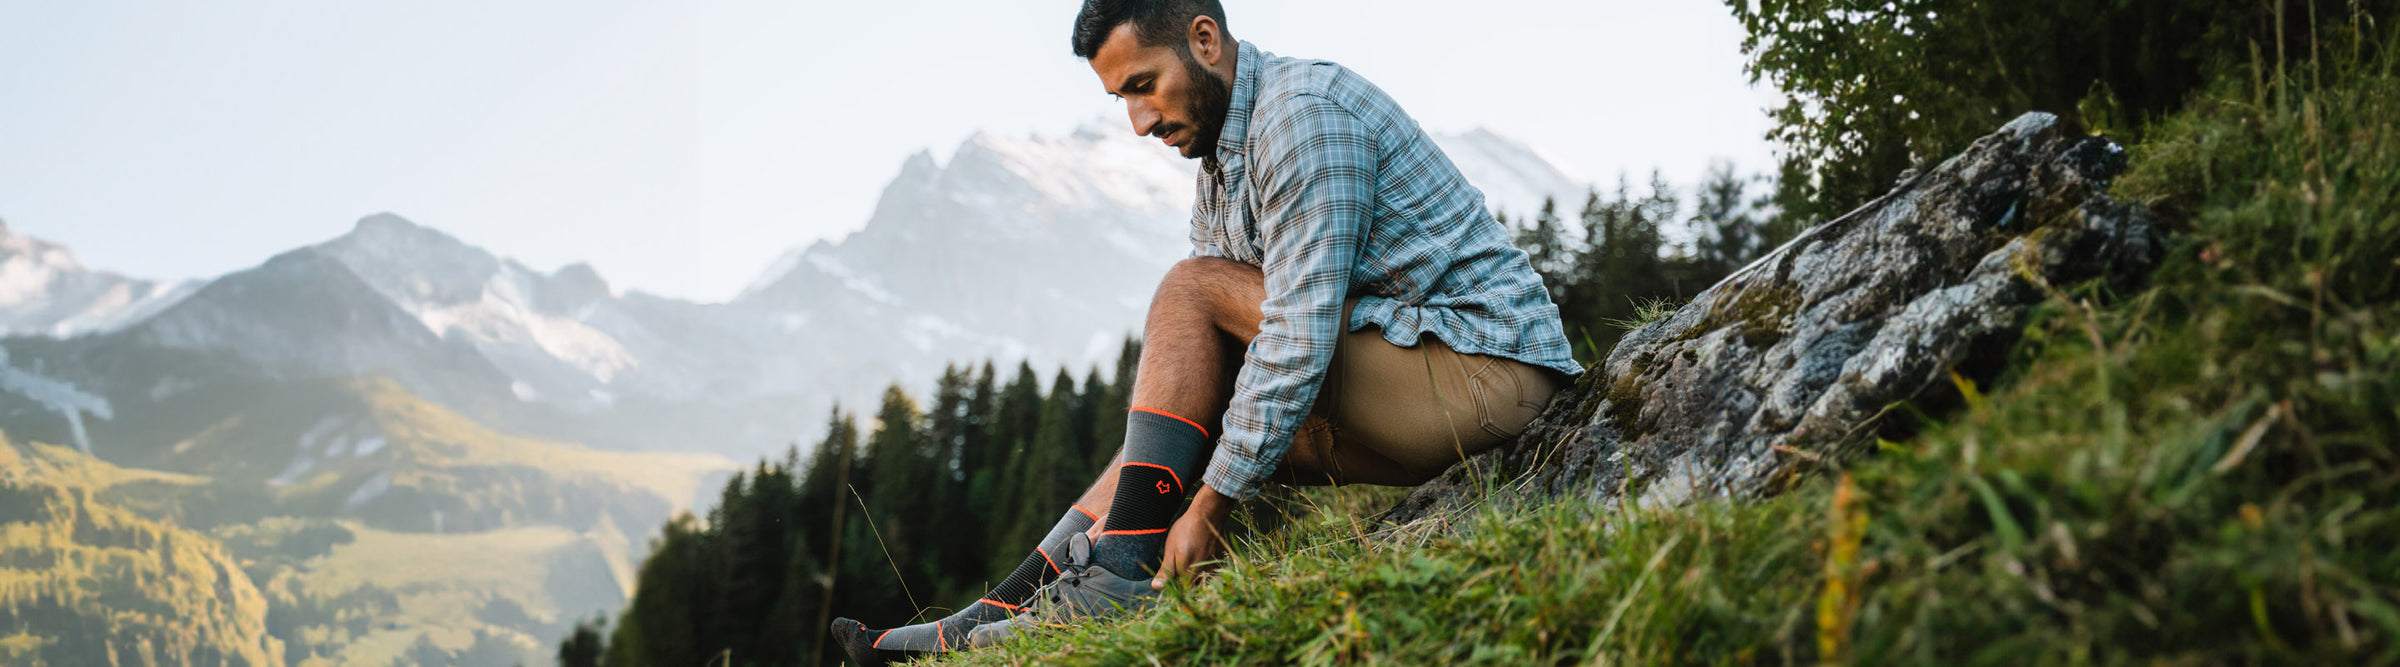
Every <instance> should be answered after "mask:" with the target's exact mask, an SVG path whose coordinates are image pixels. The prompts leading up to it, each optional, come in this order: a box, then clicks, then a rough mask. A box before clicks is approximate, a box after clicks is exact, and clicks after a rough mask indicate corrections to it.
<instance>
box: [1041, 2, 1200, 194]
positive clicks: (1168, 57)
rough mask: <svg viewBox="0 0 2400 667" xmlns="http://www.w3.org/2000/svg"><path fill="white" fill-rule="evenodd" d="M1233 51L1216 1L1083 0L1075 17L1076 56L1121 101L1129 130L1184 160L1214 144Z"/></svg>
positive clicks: (1197, 154) (1197, 155)
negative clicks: (1129, 122) (1150, 138)
mask: <svg viewBox="0 0 2400 667" xmlns="http://www.w3.org/2000/svg"><path fill="white" fill-rule="evenodd" d="M1237 50H1239V49H1238V47H1236V46H1235V43H1234V41H1233V38H1232V37H1231V36H1229V35H1226V34H1225V8H1224V7H1221V6H1219V5H1218V4H1217V0H1084V3H1083V11H1082V12H1079V13H1077V14H1076V15H1075V55H1076V56H1077V57H1080V58H1083V59H1084V60H1086V61H1090V62H1091V65H1092V71H1093V72H1094V73H1097V74H1099V75H1100V87H1101V88H1102V89H1104V90H1107V91H1108V93H1109V94H1111V95H1115V96H1117V97H1119V98H1122V99H1124V100H1125V115H1126V116H1127V118H1129V119H1130V120H1132V121H1133V131H1134V132H1136V133H1139V134H1143V135H1148V136H1153V137H1158V138H1159V139H1160V140H1162V141H1165V142H1166V143H1167V145H1170V146H1174V147H1176V148H1177V149H1178V150H1181V151H1183V156H1184V157H1187V158H1196V157H1202V156H1206V155H1209V154H1212V153H1215V152H1216V150H1217V134H1218V132H1219V131H1221V130H1222V129H1224V127H1225V110H1226V108H1227V107H1228V106H1231V104H1232V102H1233V83H1232V82H1233V73H1234V53H1235V51H1237Z"/></svg>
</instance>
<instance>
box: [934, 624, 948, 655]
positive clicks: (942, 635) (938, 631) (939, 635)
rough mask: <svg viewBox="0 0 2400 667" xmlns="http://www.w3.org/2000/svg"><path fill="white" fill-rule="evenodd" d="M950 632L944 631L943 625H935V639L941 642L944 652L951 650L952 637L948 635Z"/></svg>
mask: <svg viewBox="0 0 2400 667" xmlns="http://www.w3.org/2000/svg"><path fill="white" fill-rule="evenodd" d="M948 634H949V633H946V632H942V626H939V625H936V626H933V640H934V641H936V642H940V643H941V645H942V652H943V653H949V652H950V638H949V637H948V636H947V635H948Z"/></svg>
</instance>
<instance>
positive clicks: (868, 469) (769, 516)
mask: <svg viewBox="0 0 2400 667" xmlns="http://www.w3.org/2000/svg"><path fill="white" fill-rule="evenodd" d="M1139 351H1140V347H1139V344H1138V343H1135V342H1132V341H1130V340H1128V341H1127V343H1126V345H1125V347H1124V353H1123V354H1122V355H1121V356H1122V357H1123V358H1124V361H1121V362H1120V365H1119V369H1118V374H1117V377H1118V378H1120V379H1119V381H1118V382H1117V383H1116V384H1114V385H1112V384H1110V383H1107V382H1104V381H1102V379H1101V377H1100V375H1099V373H1098V371H1097V370H1095V371H1092V372H1091V375H1090V377H1089V378H1088V379H1087V380H1085V382H1084V383H1083V385H1082V386H1081V387H1080V388H1078V386H1077V384H1076V382H1075V380H1074V378H1073V377H1072V376H1070V375H1068V374H1067V373H1066V372H1065V371H1064V370H1061V371H1059V372H1057V373H1056V374H1055V375H1054V376H1053V377H1052V381H1051V387H1050V389H1049V390H1048V391H1047V392H1045V391H1043V390H1042V388H1041V385H1040V384H1038V383H1037V381H1036V376H1035V375H1034V374H1033V369H1032V367H1031V366H1029V365H1022V364H1021V365H1019V367H1018V371H1017V375H1016V377H1015V378H1013V379H1012V380H1010V381H1009V382H1008V383H1007V384H1006V385H1005V386H1002V385H999V384H998V383H997V381H996V380H995V378H994V377H993V372H992V367H991V364H989V363H985V364H983V365H982V367H981V370H980V371H979V372H974V373H973V374H972V375H971V374H970V370H968V369H960V368H955V367H953V368H948V369H944V371H943V373H942V377H941V378H940V379H939V380H938V381H937V382H936V383H935V385H934V396H933V401H932V403H931V406H932V409H931V410H929V411H923V412H920V411H919V409H918V407H917V406H918V404H917V402H916V400H915V399H913V398H911V397H910V396H909V395H908V394H907V393H906V392H904V391H902V390H901V389H900V388H899V387H897V386H895V387H892V388H891V389H890V390H888V391H886V392H885V393H884V397H883V403H882V405H881V407H880V408H879V409H878V410H877V411H876V413H875V422H874V426H873V428H872V429H871V430H870V431H869V432H868V433H866V434H865V435H864V437H863V438H862V437H861V434H860V429H859V427H858V424H857V423H856V420H855V418H854V417H852V416H851V415H849V414H848V413H845V412H843V411H842V410H841V409H840V408H836V409H835V410H834V414H833V416H832V418H831V421H830V422H829V423H828V426H827V428H826V432H827V436H826V439H825V441H824V442H822V443H820V444H819V445H818V446H817V447H815V448H814V450H813V452H812V453H811V454H810V455H809V458H808V463H807V466H806V467H805V468H799V467H797V466H798V459H799V454H798V452H797V451H794V452H793V453H792V454H791V455H790V456H787V457H786V459H785V460H784V461H783V462H781V463H775V462H761V463H760V464H759V465H758V466H757V467H756V468H754V469H753V470H750V471H746V472H745V473H743V474H741V475H737V476H735V477H734V478H733V479H732V480H730V481H728V482H726V485H725V487H724V489H723V491H722V492H721V493H720V494H719V496H718V499H717V503H716V506H715V508H713V509H711V510H710V511H709V515H708V520H707V521H706V522H705V523H704V522H702V521H700V520H698V519H696V518H694V517H691V516H688V515H687V516H683V517H680V518H678V519H676V520H675V521H673V522H671V523H669V524H667V526H666V527H665V529H664V530H663V532H662V533H661V535H660V536H659V538H658V539H657V540H655V541H654V542H653V543H652V553H651V555H650V557H649V559H648V560H647V561H645V562H643V563H642V566H641V572H640V575H639V577H638V580H637V582H636V589H635V591H634V596H633V600H632V602H631V604H630V605H629V606H628V607H627V608H626V610H625V612H624V614H623V615H622V617H621V618H619V619H618V621H617V623H616V627H615V629H614V630H613V631H612V632H611V633H610V634H609V638H608V641H607V642H606V644H605V649H604V651H603V654H604V655H605V659H604V660H603V663H604V664H608V665H618V666H638V665H668V664H710V663H712V661H713V662H714V663H718V664H729V665H794V664H803V663H806V662H808V661H809V659H810V658H811V657H812V656H819V655H821V657H822V658H823V659H826V660H838V659H840V653H839V651H838V650H836V649H835V648H834V647H831V646H826V645H824V641H823V640H824V639H825V634H824V633H823V632H822V631H821V629H822V628H824V627H825V622H826V620H827V618H826V617H827V615H829V614H830V615H842V616H850V617H854V618H859V619H861V620H865V621H867V622H869V623H871V624H876V625H898V624H902V623H907V622H912V621H916V620H923V619H927V618H932V617H938V616H940V615H943V614H947V613H949V611H950V610H949V609H947V608H942V607H934V606H932V605H936V604H942V603H957V602H964V601H967V600H972V599H975V597H977V596H979V595H981V594H982V593H983V592H984V590H985V587H986V582H987V581H992V580H996V579H997V578H998V577H999V576H1000V575H1003V574H1005V573H1006V572H1007V568H1009V567H1013V566H1014V565H1015V564H1016V561H1018V560H1019V559H1022V558H1024V555H1025V553H1026V551H1025V550H1027V549H1030V548H1031V547H1032V544H1033V542H1034V540H1035V539H1037V538H1038V537H1039V536H1040V535H1041V534H1042V532H1043V531H1044V530H1047V529H1048V528H1049V526H1050V524H1051V523H1053V522H1055V521H1056V520H1057V519H1058V516H1059V514H1060V513H1061V512H1064V511H1066V507H1067V504H1068V503H1069V502H1072V500H1073V499H1074V497H1075V496H1076V495H1077V494H1079V493H1080V492H1081V491H1082V490H1083V488H1084V487H1085V486H1086V485H1088V484H1089V483H1090V480H1091V479H1092V478H1093V477H1094V476H1096V474H1097V473H1098V472H1099V465H1100V464H1102V463H1105V462H1106V461H1107V456H1108V454H1113V453H1114V452H1115V450H1116V447H1117V443H1116V442H1114V441H1113V440H1122V438H1123V432H1124V419H1125V416H1124V409H1123V408H1120V407H1115V406H1118V405H1122V404H1124V402H1126V401H1128V400H1129V399H1130V391H1131V379H1132V369H1131V364H1132V363H1133V361H1132V360H1133V359H1137V358H1138V356H1139V354H1140V352H1139ZM1112 421H1113V422H1115V424H1114V426H1113V428H1111V427H1110V426H1109V425H1108V423H1109V422H1112ZM1111 433H1114V434H1116V435H1115V437H1114V438H1113V439H1104V438H1107V436H1108V434H1111ZM862 440H863V442H862ZM1102 450H1105V451H1106V452H1107V453H1108V454H1101V453H1096V452H1100V451H1102ZM994 563H1001V564H1000V565H994ZM987 577H988V578H987ZM593 632H594V636H595V637H596V636H597V630H596V629H594V631H593ZM583 640H584V637H583V636H582V635H581V634H580V633H579V634H577V635H576V636H574V637H570V638H569V639H568V641H567V643H565V644H562V645H561V647H560V649H559V650H560V655H562V656H564V655H566V654H567V652H568V651H570V650H576V651H580V650H583V646H582V645H580V644H577V643H576V642H579V641H583Z"/></svg>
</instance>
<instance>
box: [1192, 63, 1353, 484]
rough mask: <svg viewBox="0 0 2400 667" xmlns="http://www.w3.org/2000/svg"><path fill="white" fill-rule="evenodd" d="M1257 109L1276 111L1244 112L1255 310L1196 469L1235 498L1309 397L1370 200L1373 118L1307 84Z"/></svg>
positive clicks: (1273, 460) (1319, 377) (1264, 473)
mask: <svg viewBox="0 0 2400 667" xmlns="http://www.w3.org/2000/svg"><path fill="white" fill-rule="evenodd" d="M1259 108H1260V109H1262V110H1264V109H1273V110H1274V113H1273V114H1271V115H1267V114H1262V115H1260V116H1257V117H1253V118H1252V119H1251V122H1252V123H1253V124H1263V126H1261V127H1259V128H1258V130H1259V131H1258V132H1255V133H1254V134H1252V136H1254V137H1258V139H1257V140H1256V142H1255V144H1254V145H1253V146H1251V147H1250V149H1251V156H1250V163H1249V174H1250V179H1249V180H1250V183H1251V184H1252V188H1253V189H1254V190H1253V191H1254V196H1255V199H1254V201H1256V202H1257V203H1258V210H1257V216H1256V220H1257V221H1258V224H1259V226H1260V229H1259V238H1260V242H1261V245H1262V246H1263V248H1262V249H1263V250H1264V251H1265V257H1266V264H1265V266H1264V267H1262V268H1263V269H1264V273H1265V275H1266V301H1265V302H1263V303H1261V304H1259V310H1260V311H1261V312H1262V314H1263V315H1264V319H1261V320H1260V322H1259V332H1258V337H1257V338H1256V339H1254V340H1252V341H1251V343H1250V349H1249V354H1248V356H1247V358H1246V359H1245V360H1244V362H1243V364H1242V370H1241V374H1240V376H1238V377H1237V378H1236V379H1235V381H1234V390H1233V401H1232V402H1231V404H1230V405H1229V406H1228V407H1227V411H1226V414H1225V433H1224V435H1223V436H1222V437H1221V438H1219V439H1218V441H1217V453H1216V456H1215V457H1214V458H1213V460H1212V462H1211V463H1210V464H1209V469H1208V472H1207V475H1206V476H1205V477H1204V478H1203V480H1204V481H1205V482H1207V484H1208V485H1209V486H1210V487H1211V488H1214V489H1216V491H1217V492H1218V493H1222V494H1225V495H1227V496H1231V497H1234V498H1249V497H1250V496H1252V495H1256V494H1257V493H1258V487H1259V485H1261V484H1263V483H1265V481H1266V480H1267V478H1268V477H1269V476H1270V475H1272V474H1274V472H1275V468H1276V467H1277V465H1279V464H1280V463H1281V462H1282V461H1283V455H1284V452H1285V451H1286V450H1288V449H1290V447H1291V442H1292V434H1293V433H1294V432H1296V431H1297V430H1298V428H1299V425H1300V420H1301V419H1302V418H1303V417H1305V416H1307V414H1308V411H1309V407H1310V406H1311V405H1312V404H1314V403H1315V402H1316V398H1317V388H1318V386H1319V385H1320V384H1321V383H1322V381H1323V379H1324V377H1325V370H1326V366H1327V364H1328V363H1329V362H1330V361H1331V359H1332V357H1333V345H1334V341H1335V340H1336V339H1337V338H1338V337H1339V336H1340V334H1341V322H1342V312H1341V311H1342V302H1343V299H1344V298H1345V297H1347V296H1349V292H1350V272H1351V269H1352V266H1353V265H1354V264H1355V263H1356V261H1357V259H1358V255H1359V252H1360V245H1361V244H1362V243H1363V242H1364V240H1365V239H1366V237H1367V232H1368V226H1369V225H1370V224H1371V222H1372V219H1373V215H1374V207H1375V187H1376V167H1377V159H1378V158H1377V155H1378V153H1377V147H1376V144H1375V136H1374V134H1373V128H1372V127H1370V126H1369V125H1368V124H1367V123H1365V122H1363V121H1361V120H1359V118H1358V117H1357V116H1355V115H1353V114H1351V113H1350V112H1349V111H1347V110H1345V109H1343V108H1342V107H1341V106H1340V105H1338V104H1336V103H1334V102H1333V101H1332V100H1330V99H1327V98H1324V97H1321V96H1317V95H1313V94H1295V95H1293V96H1292V97H1291V98H1289V99H1286V100H1283V101H1281V102H1280V103H1276V104H1262V105H1260V107H1259ZM1195 240H1197V239H1195ZM1196 245H1197V244H1196Z"/></svg>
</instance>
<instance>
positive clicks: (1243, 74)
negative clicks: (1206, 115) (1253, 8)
mask: <svg viewBox="0 0 2400 667" xmlns="http://www.w3.org/2000/svg"><path fill="white" fill-rule="evenodd" d="M1234 53H1235V56H1234V61H1233V98H1232V100H1231V102H1230V103H1228V104H1226V105H1225V125H1224V127H1223V128H1222V129H1220V130H1218V132H1217V154H1216V155H1215V156H1213V157H1212V158H1211V159H1213V160H1216V161H1218V162H1223V161H1224V160H1225V158H1226V156H1227V155H1229V154H1230V155H1243V154H1247V153H1248V150H1249V141H1250V108H1251V107H1252V106H1253V105H1254V104H1255V103H1256V102H1257V101H1258V70H1259V66H1260V65H1262V64H1263V63H1261V62H1259V61H1260V60H1262V58H1261V57H1260V56H1259V50H1258V47H1257V46H1254V45H1252V44H1251V43H1249V42H1241V48H1240V49H1238V50H1236V51H1235V52H1234Z"/></svg>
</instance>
